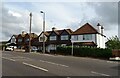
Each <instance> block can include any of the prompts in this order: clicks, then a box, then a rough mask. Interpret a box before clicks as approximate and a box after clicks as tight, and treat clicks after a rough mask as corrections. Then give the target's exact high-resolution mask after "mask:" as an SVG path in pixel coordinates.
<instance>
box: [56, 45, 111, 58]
mask: <svg viewBox="0 0 120 78" xmlns="http://www.w3.org/2000/svg"><path fill="white" fill-rule="evenodd" d="M71 51H72V47H71V46H65V47H60V46H59V47H57V50H56V52H55V53H56V54H62V55H71ZM73 55H74V56H81V57H96V58H109V57H111V56H112V50H111V49H108V48H105V49H102V48H87V47H73Z"/></svg>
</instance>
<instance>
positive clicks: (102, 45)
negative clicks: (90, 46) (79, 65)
mask: <svg viewBox="0 0 120 78" xmlns="http://www.w3.org/2000/svg"><path fill="white" fill-rule="evenodd" d="M96 35H97V36H96V37H97V38H96V39H97V45H98V46H97V47H98V48H105V37H104V36H102V35H101V34H96Z"/></svg>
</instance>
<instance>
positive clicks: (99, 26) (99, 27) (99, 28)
mask: <svg viewBox="0 0 120 78" xmlns="http://www.w3.org/2000/svg"><path fill="white" fill-rule="evenodd" d="M97 26H98V32H99V33H101V25H100V23H98V24H97Z"/></svg>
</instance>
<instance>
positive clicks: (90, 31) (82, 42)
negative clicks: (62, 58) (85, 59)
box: [71, 23, 106, 48]
mask: <svg viewBox="0 0 120 78" xmlns="http://www.w3.org/2000/svg"><path fill="white" fill-rule="evenodd" d="M97 28H98V29H95V28H94V27H93V26H92V25H90V24H89V23H86V24H84V25H83V26H82V27H80V28H78V29H77V30H76V31H74V32H73V33H72V38H71V42H72V43H73V45H74V46H84V47H86V46H87V47H98V48H105V37H106V36H105V35H104V28H103V26H101V25H100V24H99V23H98V25H97Z"/></svg>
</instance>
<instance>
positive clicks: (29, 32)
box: [29, 13, 32, 52]
mask: <svg viewBox="0 0 120 78" xmlns="http://www.w3.org/2000/svg"><path fill="white" fill-rule="evenodd" d="M31 23H32V13H30V29H29V52H31V36H30V35H31Z"/></svg>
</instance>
